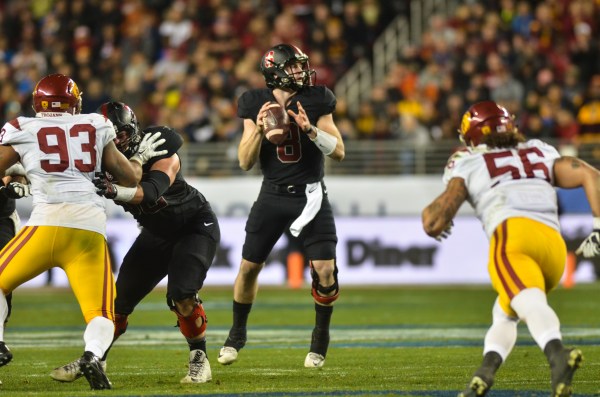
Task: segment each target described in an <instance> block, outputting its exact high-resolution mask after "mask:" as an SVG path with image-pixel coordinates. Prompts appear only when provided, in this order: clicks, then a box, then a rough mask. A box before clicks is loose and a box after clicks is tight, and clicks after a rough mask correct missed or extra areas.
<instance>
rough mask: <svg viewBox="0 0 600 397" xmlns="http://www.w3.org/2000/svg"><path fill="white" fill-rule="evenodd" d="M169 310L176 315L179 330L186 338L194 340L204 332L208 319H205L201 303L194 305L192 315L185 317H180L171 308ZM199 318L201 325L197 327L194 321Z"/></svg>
mask: <svg viewBox="0 0 600 397" xmlns="http://www.w3.org/2000/svg"><path fill="white" fill-rule="evenodd" d="M171 310H172V311H173V312H174V313H175V314H176V315H177V325H178V326H179V330H180V331H181V333H182V334H183V336H185V337H186V338H190V339H191V338H195V337H197V336H199V335H202V333H203V332H204V331H205V330H206V323H207V322H208V319H207V318H206V313H205V312H204V308H203V307H202V303H200V302H197V303H196V304H194V310H192V314H190V315H189V316H187V317H184V316H182V315H181V314H180V313H179V312H178V311H177V309H176V308H171ZM199 318H201V319H202V324H201V325H200V326H198V324H196V321H197V320H198V319H199Z"/></svg>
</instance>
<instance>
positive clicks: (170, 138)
mask: <svg viewBox="0 0 600 397" xmlns="http://www.w3.org/2000/svg"><path fill="white" fill-rule="evenodd" d="M155 132H160V137H161V138H164V139H165V143H163V144H162V145H160V146H159V147H158V149H159V150H164V149H166V150H167V153H166V154H163V155H162V156H158V157H154V158H152V159H150V161H149V162H148V164H153V163H155V162H157V161H158V160H161V159H166V158H169V157H171V156H172V155H174V154H175V153H177V151H178V150H179V148H181V146H182V145H183V138H182V137H181V135H179V134H178V133H177V132H176V131H175V130H174V129H172V128H171V127H166V126H162V125H161V126H154V127H148V128H144V129H143V130H142V133H143V134H144V135H146V134H154V133H155Z"/></svg>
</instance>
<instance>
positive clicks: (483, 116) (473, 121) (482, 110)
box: [458, 101, 517, 146]
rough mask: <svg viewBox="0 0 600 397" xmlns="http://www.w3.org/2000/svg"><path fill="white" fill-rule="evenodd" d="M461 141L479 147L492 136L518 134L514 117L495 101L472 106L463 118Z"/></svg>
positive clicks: (460, 130) (460, 131) (460, 132)
mask: <svg viewBox="0 0 600 397" xmlns="http://www.w3.org/2000/svg"><path fill="white" fill-rule="evenodd" d="M458 132H459V136H460V140H461V142H463V143H464V144H465V145H467V146H477V145H480V144H482V143H484V142H483V141H485V140H486V137H487V136H490V135H492V134H507V135H508V134H516V133H517V131H516V128H515V125H514V116H513V115H512V114H511V113H510V112H509V111H508V110H506V108H504V107H503V106H500V105H498V104H496V103H495V102H493V101H483V102H478V103H476V104H474V105H472V106H471V107H470V108H469V109H468V110H467V111H466V112H465V113H464V114H463V117H462V121H461V124H460V129H459V130H458Z"/></svg>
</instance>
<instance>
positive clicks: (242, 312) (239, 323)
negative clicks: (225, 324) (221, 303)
mask: <svg viewBox="0 0 600 397" xmlns="http://www.w3.org/2000/svg"><path fill="white" fill-rule="evenodd" d="M250 310H252V303H239V302H236V301H233V325H232V327H231V328H232V329H234V328H235V329H246V324H247V323H248V316H249V315H250Z"/></svg>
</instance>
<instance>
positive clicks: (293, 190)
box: [263, 181, 306, 194]
mask: <svg viewBox="0 0 600 397" xmlns="http://www.w3.org/2000/svg"><path fill="white" fill-rule="evenodd" d="M263 185H265V186H266V187H267V188H268V189H269V190H271V191H274V192H277V193H286V194H304V193H305V191H306V184H303V185H287V184H286V185H278V184H276V183H271V182H267V181H263Z"/></svg>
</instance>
